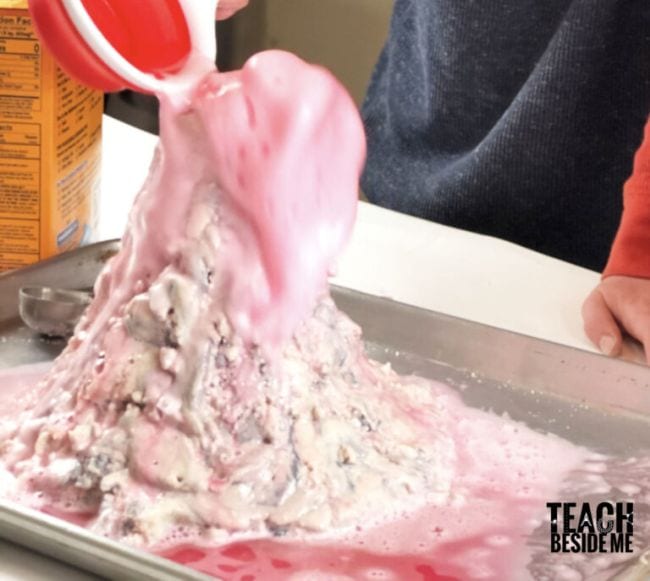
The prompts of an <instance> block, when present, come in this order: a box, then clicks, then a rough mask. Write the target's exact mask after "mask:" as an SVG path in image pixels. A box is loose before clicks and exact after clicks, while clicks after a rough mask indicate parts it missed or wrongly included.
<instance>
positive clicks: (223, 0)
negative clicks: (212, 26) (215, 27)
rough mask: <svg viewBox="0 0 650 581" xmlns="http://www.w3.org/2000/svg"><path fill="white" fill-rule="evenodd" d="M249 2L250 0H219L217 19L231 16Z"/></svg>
mask: <svg viewBox="0 0 650 581" xmlns="http://www.w3.org/2000/svg"><path fill="white" fill-rule="evenodd" d="M247 4H248V0H219V4H218V5H217V20H224V19H226V18H230V17H231V16H232V15H233V14H234V13H235V12H238V11H239V10H241V9H242V8H244V7H245V6H246V5H247Z"/></svg>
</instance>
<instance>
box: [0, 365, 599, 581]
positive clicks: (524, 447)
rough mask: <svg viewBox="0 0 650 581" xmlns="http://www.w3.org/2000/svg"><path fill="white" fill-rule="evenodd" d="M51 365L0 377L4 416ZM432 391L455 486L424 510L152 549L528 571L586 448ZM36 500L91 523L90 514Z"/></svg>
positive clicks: (284, 575)
mask: <svg viewBox="0 0 650 581" xmlns="http://www.w3.org/2000/svg"><path fill="white" fill-rule="evenodd" d="M44 371H45V369H43V368H40V369H26V368H23V369H21V370H19V371H18V372H16V371H14V372H12V373H11V374H7V373H4V374H3V375H0V384H2V385H3V390H2V394H1V395H2V396H4V395H7V394H11V396H10V397H0V415H2V414H3V413H7V412H11V410H12V409H14V407H15V406H16V405H17V404H16V403H15V402H16V401H21V402H22V403H21V404H20V405H24V404H25V400H24V398H26V397H27V398H28V397H29V392H30V391H34V390H30V389H28V388H29V386H30V385H33V383H32V382H33V381H35V380H36V379H37V378H38V375H39V373H40V374H42V373H44ZM26 378H28V380H29V381H27V380H26ZM431 389H432V390H434V391H435V392H436V395H437V397H438V401H440V402H442V403H443V406H444V413H443V414H442V416H441V417H440V422H439V425H438V426H437V429H438V430H442V431H444V432H445V433H447V434H450V435H451V436H452V437H453V439H454V443H455V447H456V462H455V465H454V466H452V467H449V468H448V469H447V467H445V466H442V467H437V468H434V467H432V470H433V469H437V470H440V471H441V476H440V478H441V481H442V482H446V483H447V485H448V486H449V490H448V492H446V493H445V494H443V495H442V496H440V495H437V496H432V500H431V501H429V499H422V504H421V505H420V508H415V509H413V510H411V511H408V512H402V513H401V514H400V513H396V511H392V515H391V507H386V510H385V515H384V519H385V520H383V521H380V520H379V521H378V522H376V523H359V526H357V527H356V529H353V530H348V531H342V532H337V533H335V534H331V535H329V536H322V535H321V536H317V535H313V536H307V535H305V537H304V538H303V537H297V536H295V535H294V536H292V537H291V538H289V535H287V537H284V538H283V537H277V538H270V539H268V538H266V539H253V540H251V539H250V537H249V538H247V539H242V537H236V536H233V537H231V539H232V541H233V542H230V543H225V544H221V545H220V546H214V545H215V541H212V543H210V542H209V541H206V539H201V538H197V537H196V536H191V535H189V534H188V533H187V532H185V531H183V529H182V528H178V529H177V530H173V531H172V532H171V533H170V535H169V536H168V540H167V541H166V543H165V544H164V545H161V546H159V547H149V548H147V550H150V551H151V552H153V553H155V554H158V555H160V556H162V557H165V558H167V559H170V560H172V561H176V562H177V563H180V564H182V565H185V566H187V567H190V568H192V569H195V570H197V571H200V572H203V573H206V574H209V575H213V576H215V577H219V578H223V579H226V580H237V581H253V580H259V581H262V580H263V581H272V580H274V579H278V580H279V579H296V580H300V579H312V580H315V579H328V580H329V579H332V580H334V579H371V580H372V579H384V580H390V579H397V580H409V579H413V580H415V581H434V580H444V581H451V580H458V581H464V580H471V579H481V580H493V581H507V580H508V579H511V580H513V581H520V580H522V579H525V578H526V573H525V571H526V567H527V564H528V563H529V562H530V561H531V558H532V553H531V548H530V547H529V546H528V545H527V539H528V538H529V536H530V534H531V533H532V532H533V531H534V530H535V528H537V527H538V526H539V525H540V524H541V522H542V521H543V519H544V518H545V516H546V512H547V511H546V506H545V505H546V502H549V501H552V500H557V498H558V494H559V492H560V489H561V487H562V482H563V481H564V480H565V479H566V477H567V475H568V474H569V473H570V472H571V471H572V470H575V469H576V468H577V467H579V466H581V465H582V463H583V461H584V460H585V458H586V457H587V454H586V452H585V451H584V450H582V449H579V448H577V447H575V446H573V445H572V444H570V443H569V442H566V441H564V440H562V439H560V438H557V437H555V436H552V435H543V434H539V433H537V432H533V431H532V430H530V429H528V428H527V427H526V426H524V425H522V424H518V423H516V422H513V421H511V420H509V419H506V418H501V417H498V416H495V415H492V414H488V413H485V412H482V411H480V410H476V409H472V408H468V407H466V406H465V405H464V404H463V403H462V401H461V400H460V398H459V397H458V395H457V394H456V393H455V392H454V391H453V390H452V389H451V388H449V387H447V386H443V385H441V384H437V383H434V382H431ZM432 437H433V436H432ZM445 470H448V471H447V472H445ZM434 492H435V491H434ZM26 501H27V502H29V498H28V497H27V498H26ZM153 501H154V502H155V495H154V499H153ZM30 504H31V503H30ZM38 508H40V510H43V511H44V512H46V513H48V514H51V515H53V516H56V517H59V518H63V519H65V520H67V521H68V522H72V523H74V524H77V525H79V526H84V527H87V528H90V529H92V524H93V520H94V515H92V514H80V513H79V512H78V511H76V512H75V509H74V507H71V512H70V513H67V512H61V510H53V509H52V508H48V507H44V506H43V505H42V504H41V506H40V507H38ZM281 533H282V532H280V534H281ZM522 574H523V575H525V576H524V577H522Z"/></svg>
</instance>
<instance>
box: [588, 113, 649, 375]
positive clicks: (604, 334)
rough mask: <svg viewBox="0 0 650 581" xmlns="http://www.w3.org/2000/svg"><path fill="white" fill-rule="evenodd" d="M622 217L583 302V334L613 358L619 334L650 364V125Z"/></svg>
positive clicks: (627, 186) (628, 185)
mask: <svg viewBox="0 0 650 581" xmlns="http://www.w3.org/2000/svg"><path fill="white" fill-rule="evenodd" d="M623 206H624V209H623V216H622V219H621V225H620V227H619V230H618V233H617V235H616V239H615V241H614V245H613V246H612V251H611V254H610V258H609V261H608V263H607V266H606V268H605V270H604V272H603V278H602V280H601V282H600V284H599V285H598V286H597V287H596V288H595V289H594V290H593V292H592V293H591V294H590V295H589V297H587V300H586V301H585V303H584V305H583V308H582V315H583V319H584V324H585V332H586V333H587V336H588V337H589V339H591V341H592V342H593V343H594V344H596V345H597V346H598V347H599V348H600V350H601V351H602V352H603V353H605V354H607V355H612V356H617V355H619V354H620V352H621V347H622V338H621V333H622V331H626V332H627V333H629V334H630V335H632V336H633V337H635V338H636V339H638V340H639V341H641V343H643V346H644V349H645V352H646V358H647V359H648V362H649V363H650V120H649V121H648V123H647V125H646V130H645V138H644V141H643V144H642V145H641V148H640V149H639V151H638V152H637V154H636V156H635V160H634V172H633V174H632V177H631V178H630V179H629V180H628V181H627V183H626V184H625V188H624V194H623Z"/></svg>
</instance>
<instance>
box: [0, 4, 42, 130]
mask: <svg viewBox="0 0 650 581" xmlns="http://www.w3.org/2000/svg"><path fill="white" fill-rule="evenodd" d="M41 60H42V59H41V45H40V43H39V42H38V39H37V38H36V37H35V35H34V32H33V30H32V27H31V19H30V18H28V17H26V16H0V109H2V110H3V113H7V112H8V111H7V109H9V110H11V114H12V115H15V116H16V117H17V118H19V117H23V118H24V117H25V116H26V115H27V116H29V115H30V113H32V112H34V111H40V110H41ZM4 116H5V117H6V115H4Z"/></svg>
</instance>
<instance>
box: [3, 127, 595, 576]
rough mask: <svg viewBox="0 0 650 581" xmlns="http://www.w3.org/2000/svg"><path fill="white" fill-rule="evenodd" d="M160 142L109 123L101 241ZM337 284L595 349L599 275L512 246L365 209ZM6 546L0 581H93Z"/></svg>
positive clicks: (114, 233)
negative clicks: (585, 314)
mask: <svg viewBox="0 0 650 581" xmlns="http://www.w3.org/2000/svg"><path fill="white" fill-rule="evenodd" d="M155 143H156V138H155V137H154V136H151V135H149V134H146V133H144V132H142V131H139V130H137V129H133V128H132V127H129V126H128V125H125V124H123V123H120V122H118V121H115V120H113V119H110V118H106V122H105V125H104V168H103V171H104V174H103V188H102V201H101V208H100V216H101V218H100V227H99V232H98V239H108V238H118V237H120V236H121V235H122V232H123V231H124V228H125V224H126V216H127V213H128V209H129V207H130V205H131V202H132V200H133V196H134V195H135V193H137V190H138V188H139V186H140V184H141V183H142V182H143V181H144V177H145V175H146V173H147V169H148V165H149V161H150V160H151V156H152V153H153V150H154V147H155ZM333 282H335V283H337V284H340V285H342V286H346V287H350V288H353V289H356V290H360V291H364V292H367V293H372V294H377V295H382V296H386V297H391V298H393V299H395V300H399V301H402V302H405V303H409V304H412V305H416V306H420V307H425V308H429V309H433V310H436V311H440V312H443V313H447V314H450V315H455V316H459V317H463V318H466V319H471V320H474V321H478V322H481V323H485V324H489V325H494V326H497V327H501V328H503V329H508V330H511V331H517V332H520V333H525V334H528V335H532V336H535V337H540V338H542V339H547V340H550V341H555V342H558V343H563V344H565V345H570V346H574V347H579V348H583V349H589V350H592V346H591V345H590V343H589V342H588V340H587V339H586V337H585V336H584V333H583V332H582V322H581V318H580V305H581V303H582V301H583V299H584V297H586V295H587V294H588V292H589V291H590V290H591V289H592V288H593V287H594V286H595V285H596V284H597V282H598V274H597V273H595V272H591V271H589V270H585V269H583V268H578V267H576V266H573V265H570V264H567V263H565V262H562V261H559V260H555V259H553V258H549V257H547V256H543V255H541V254H537V253H535V252H531V251H530V250H526V249H523V248H521V247H519V246H516V245H514V244H510V243H507V242H503V241H501V240H497V239H494V238H489V237H485V236H479V235H476V234H471V233H469V232H464V231H461V230H456V229H453V228H448V227H445V226H440V225H438V224H433V223H430V222H426V221H423V220H418V219H415V218H411V217H409V216H404V215H402V214H397V213H394V212H390V211H387V210H383V209H380V208H377V207H375V206H371V205H369V204H365V203H362V204H360V207H359V218H358V222H357V227H356V230H355V233H354V236H353V239H352V241H351V243H350V246H349V247H348V249H347V251H346V252H345V255H344V256H343V258H342V260H341V264H340V267H339V271H338V275H337V277H336V278H335V279H334V281H333ZM92 578H93V577H90V576H87V575H85V574H83V573H79V572H74V571H72V570H71V569H69V568H67V567H64V566H62V565H58V564H56V563H54V561H50V560H49V559H44V558H41V557H39V556H37V555H35V554H33V553H30V552H28V551H23V550H20V549H17V548H16V547H13V546H11V545H8V544H6V543H3V542H1V541H0V581H10V580H11V581H14V580H15V581H18V580H20V581H37V580H38V581H41V580H42V581H45V580H47V581H49V580H52V579H69V580H72V581H76V580H82V579H92Z"/></svg>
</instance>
